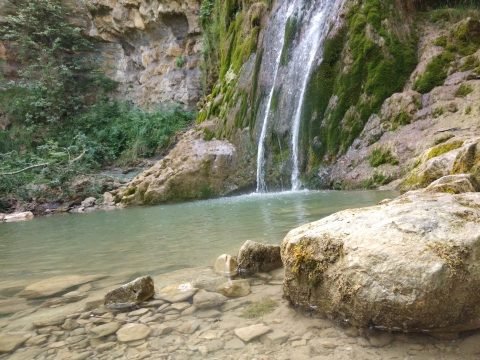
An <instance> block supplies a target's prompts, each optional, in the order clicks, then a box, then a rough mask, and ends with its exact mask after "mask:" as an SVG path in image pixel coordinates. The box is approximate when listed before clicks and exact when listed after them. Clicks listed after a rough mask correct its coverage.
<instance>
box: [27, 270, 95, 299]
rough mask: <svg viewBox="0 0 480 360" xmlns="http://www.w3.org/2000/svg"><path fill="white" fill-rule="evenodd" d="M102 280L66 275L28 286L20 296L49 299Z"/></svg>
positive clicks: (89, 276)
mask: <svg viewBox="0 0 480 360" xmlns="http://www.w3.org/2000/svg"><path fill="white" fill-rule="evenodd" d="M100 278H102V276H98V275H87V276H83V275H65V276H55V277H52V278H49V279H45V280H42V281H38V282H36V283H33V284H30V285H28V286H27V287H26V288H25V289H24V290H23V291H22V292H21V293H20V294H19V295H20V296H22V297H25V298H27V299H36V298H43V297H49V296H53V295H57V294H61V293H64V292H66V291H68V290H69V289H72V288H75V287H78V286H80V285H82V284H86V283H89V282H92V281H95V280H98V279H100Z"/></svg>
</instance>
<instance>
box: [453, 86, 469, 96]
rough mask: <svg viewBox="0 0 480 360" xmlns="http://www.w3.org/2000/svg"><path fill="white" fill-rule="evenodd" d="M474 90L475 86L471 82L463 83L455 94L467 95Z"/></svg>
mask: <svg viewBox="0 0 480 360" xmlns="http://www.w3.org/2000/svg"><path fill="white" fill-rule="evenodd" d="M472 92H473V88H472V86H471V85H470V84H462V85H460V86H459V88H458V89H457V91H456V92H455V96H457V97H465V96H467V95H468V94H470V93H472Z"/></svg>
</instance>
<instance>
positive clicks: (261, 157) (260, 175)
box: [257, 1, 297, 193]
mask: <svg viewBox="0 0 480 360" xmlns="http://www.w3.org/2000/svg"><path fill="white" fill-rule="evenodd" d="M287 3H288V1H286V2H285V3H284V5H283V6H282V9H280V12H279V16H280V19H279V23H280V24H281V27H280V28H281V29H284V28H285V26H286V23H287V21H288V19H289V18H290V16H292V14H293V11H294V9H295V7H296V3H297V1H293V2H292V3H291V4H290V5H289V6H288V9H287V11H286V12H285V11H284V9H283V7H286V4H287ZM284 43H285V32H284V31H283V35H282V38H281V41H280V44H279V45H278V46H277V47H276V51H277V59H276V61H275V74H274V76H273V83H272V87H271V89H270V92H269V94H268V100H267V106H266V110H265V114H264V116H263V122H262V132H261V133H260V139H259V140H258V151H257V192H258V193H263V192H266V191H267V184H266V182H265V138H266V136H267V130H268V120H269V118H270V110H271V107H272V100H273V94H274V92H275V84H276V83H277V77H278V69H279V67H280V60H281V58H282V49H283V44H284Z"/></svg>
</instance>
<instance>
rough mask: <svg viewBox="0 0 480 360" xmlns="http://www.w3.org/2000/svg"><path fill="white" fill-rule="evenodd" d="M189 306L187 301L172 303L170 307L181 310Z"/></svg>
mask: <svg viewBox="0 0 480 360" xmlns="http://www.w3.org/2000/svg"><path fill="white" fill-rule="evenodd" d="M190 306H192V305H191V304H190V303H189V302H179V303H175V304H172V309H175V310H177V311H180V312H182V311H183V310H185V309H188V308H189V307H190Z"/></svg>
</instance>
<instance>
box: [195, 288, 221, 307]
mask: <svg viewBox="0 0 480 360" xmlns="http://www.w3.org/2000/svg"><path fill="white" fill-rule="evenodd" d="M225 301H227V298H226V297H225V296H223V295H221V294H217V293H213V292H208V291H205V290H199V291H198V292H197V293H196V294H195V296H194V297H193V305H194V306H195V307H196V308H197V309H199V310H203V309H211V308H216V307H219V306H221V305H223V303H225Z"/></svg>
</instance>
